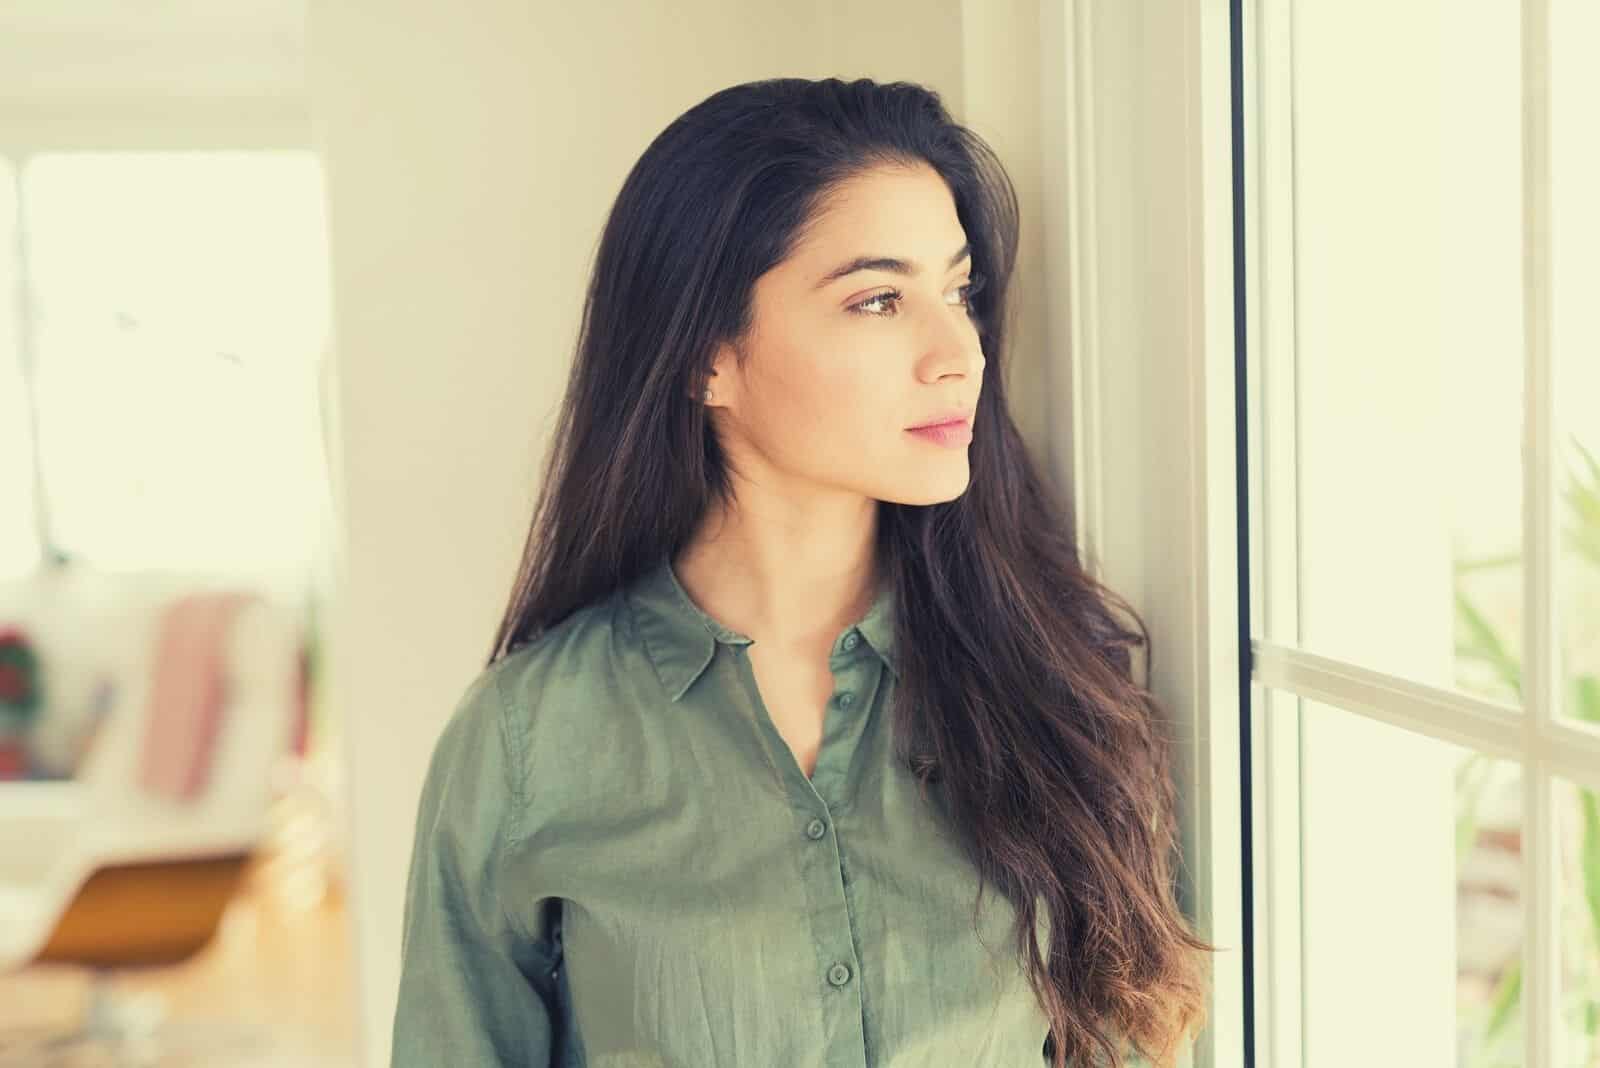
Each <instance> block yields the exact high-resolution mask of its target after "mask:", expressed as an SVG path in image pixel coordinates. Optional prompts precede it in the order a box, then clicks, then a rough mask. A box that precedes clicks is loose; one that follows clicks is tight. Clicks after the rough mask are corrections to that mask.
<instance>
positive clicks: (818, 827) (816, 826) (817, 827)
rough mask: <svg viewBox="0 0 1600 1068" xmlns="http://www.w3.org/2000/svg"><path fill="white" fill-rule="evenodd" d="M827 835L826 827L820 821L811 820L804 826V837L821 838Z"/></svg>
mask: <svg viewBox="0 0 1600 1068" xmlns="http://www.w3.org/2000/svg"><path fill="white" fill-rule="evenodd" d="M827 833H828V825H827V824H826V823H823V822H822V821H821V820H812V821H811V822H810V823H808V824H806V836H807V837H808V838H821V837H822V836H823V835H825V834H827Z"/></svg>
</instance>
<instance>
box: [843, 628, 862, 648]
mask: <svg viewBox="0 0 1600 1068" xmlns="http://www.w3.org/2000/svg"><path fill="white" fill-rule="evenodd" d="M859 644H861V635H859V634H857V633H856V632H855V631H851V632H850V633H849V634H846V635H845V636H844V648H845V652H849V651H850V650H851V649H854V648H855V647H856V646H857V645H859Z"/></svg>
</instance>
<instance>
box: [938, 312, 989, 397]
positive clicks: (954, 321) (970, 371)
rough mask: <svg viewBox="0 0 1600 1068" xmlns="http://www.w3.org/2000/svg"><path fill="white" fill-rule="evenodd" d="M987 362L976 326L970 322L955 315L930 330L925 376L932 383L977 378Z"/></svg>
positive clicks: (970, 320) (968, 319)
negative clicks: (950, 378)
mask: <svg viewBox="0 0 1600 1068" xmlns="http://www.w3.org/2000/svg"><path fill="white" fill-rule="evenodd" d="M936 318H937V317H936ZM986 362H987V361H986V360H985V358H984V355H983V345H982V344H981V339H980V338H979V336H978V330H977V323H976V322H974V321H973V320H972V319H971V318H967V317H962V318H957V316H955V315H954V314H952V315H949V316H948V317H946V318H944V319H943V320H942V321H938V322H935V323H934V324H933V325H932V326H931V327H930V329H929V338H928V342H927V349H926V350H925V355H924V357H923V360H922V367H923V374H924V375H925V376H927V377H928V378H929V379H930V380H933V381H937V380H938V379H941V378H945V377H947V376H950V375H955V376H957V377H965V378H977V377H978V376H980V375H981V374H982V373H983V367H984V364H985V363H986Z"/></svg>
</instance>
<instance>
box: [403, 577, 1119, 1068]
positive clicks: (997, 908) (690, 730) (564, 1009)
mask: <svg viewBox="0 0 1600 1068" xmlns="http://www.w3.org/2000/svg"><path fill="white" fill-rule="evenodd" d="M890 597H891V593H890V591H888V590H885V591H884V592H882V593H881V594H880V595H879V597H878V599H877V600H876V601H875V602H874V603H873V605H872V606H871V608H870V610H869V611H868V612H867V614H866V615H865V616H864V617H863V618H862V619H860V620H859V621H858V622H856V623H855V624H854V625H852V626H850V627H847V628H845V629H844V630H843V631H841V632H840V633H839V635H838V636H837V638H836V639H835V641H834V643H833V646H832V649H831V652H830V654H829V659H828V664H829V667H830V668H831V669H832V672H833V677H834V680H835V688H834V695H833V698H832V700H831V701H830V703H829V705H828V707H827V710H826V720H825V724H824V729H823V735H822V741H821V748H820V750H819V752H818V754H817V760H816V767H815V769H814V771H813V773H812V775H811V776H810V777H809V778H807V776H806V775H805V773H804V772H803V771H802V769H801V767H800V765H799V763H798V761H797V760H796V759H795V756H794V753H793V751H792V750H791V749H790V748H789V746H788V745H787V743H786V742H785V741H784V739H783V737H782V736H781V735H780V734H779V733H778V731H777V729H776V727H775V726H774V725H773V722H772V719H771V718H770V716H769V715H768V713H767V711H766V708H765V706H764V705H763V703H762V699H761V695H760V692H759V690H758V689H757V686H756V681H755V676H754V674H753V673H752V671H751V666H750V657H749V651H750V645H751V644H752V639H750V638H748V637H746V636H744V635H741V634H738V633H735V632H734V631H731V630H729V629H728V628H726V627H724V626H722V625H721V624H720V623H718V622H717V621H716V620H714V619H712V618H711V617H710V616H709V615H707V614H706V613H705V612H704V611H702V610H701V609H700V608H699V606H697V605H696V604H695V603H694V602H693V601H692V600H691V599H690V598H689V596H688V594H687V593H686V592H685V591H684V589H683V587H682V585H681V584H680V583H679V581H678V579H677V577H676V575H675V574H674V573H673V570H672V567H671V564H670V558H666V557H664V558H662V560H661V562H660V563H659V564H658V565H657V566H656V567H655V568H654V569H652V570H651V571H649V572H647V573H646V574H645V575H644V576H643V577H641V578H640V579H639V580H638V581H636V582H635V583H634V584H633V585H632V586H631V587H629V588H627V589H621V590H618V591H616V592H615V593H614V594H612V595H611V596H609V597H606V598H603V599H600V600H598V601H596V602H594V603H592V604H589V605H587V606H585V607H583V608H582V609H580V610H578V611H577V612H575V613H573V614H572V615H570V616H568V617H567V618H566V619H564V620H563V621H562V622H561V623H560V624H558V625H557V626H555V627H552V628H550V629H549V630H548V631H546V632H545V633H544V634H543V635H541V636H540V637H539V638H538V639H536V640H535V641H534V642H532V643H530V644H527V645H524V646H521V647H519V648H518V649H517V650H515V651H514V652H512V653H511V654H510V655H509V656H507V657H505V658H503V659H501V660H499V661H497V662H495V663H494V664H493V665H491V666H490V667H488V668H487V669H485V670H484V671H483V672H481V673H480V674H479V676H478V677H477V678H476V679H475V680H474V681H473V682H472V683H471V684H470V685H469V686H468V688H467V689H466V691H465V693H464V695H463V696H462V698H461V699H460V701H459V703H458V705H457V707H456V708H455V710H454V713H453V714H452V716H451V717H450V719H449V721H448V723H447V725H446V726H445V728H444V731H443V733H442V735H441V736H440V738H439V740H438V742H437V744H436V747H435V749H434V752H433V756H432V759H431V761H430V764H429V767H428V772H427V777H426V779H425V782H424V785H423V789H422V796H421V801H420V805H419V808H418V813H417V824H416V838H415V844H414V849H413V853H412V858H411V864H410V871H409V876H408V882H407V888H406V901H405V923H404V929H403V932H402V951H401V952H402V966H401V978H400V990H399V1002H398V1006H397V1010H396V1014H395V1020H394V1045H393V1060H392V1064H393V1065H394V1066H396V1068H423V1066H427V1068H445V1066H449V1068H469V1066H471V1068H488V1066H493V1065H506V1066H509V1065H525V1066H530V1068H547V1066H549V1068H556V1066H560V1068H577V1066H587V1068H658V1066H659V1068H668V1066H670V1068H812V1066H814V1068H868V1066H873V1068H1036V1066H1039V1065H1043V1064H1045V1063H1046V1061H1045V1058H1044V1046H1045V1040H1046V1036H1047V1034H1048V1021H1047V1019H1046V1017H1045V1016H1044V1014H1043V1012H1042V1011H1041V1009H1040V1008H1039V1005H1038V1003H1037V999H1036V998H1035V996H1034V994H1033V991H1032V989H1031V988H1030V987H1029V986H1028V983H1027V980H1026V978H1025V976H1024V974H1023V971H1022V968H1021V966H1020V964H1019V962H1018V961H1017V959H1016V956H1015V952H1014V949H1013V948H1012V947H1013V943H1012V940H1011V935H1010V925H1011V922H1012V918H1013V915H1014V911H1013V909H1012V907H1011V906H1010V904H1009V903H1008V902H1007V901H1006V900H1005V898H1004V896H1003V895H1002V894H1000V893H999V892H998V891H997V890H996V889H995V888H993V887H989V888H987V889H986V891H985V894H984V908H983V911H982V912H981V913H980V914H979V917H978V927H977V928H976V929H975V927H974V919H973V904H974V899H975V894H976V890H977V879H976V873H975V871H974V869H973V868H972V867H971V865H970V864H969V862H968V861H967V860H966V858H965V857H964V855H963V854H962V853H961V852H960V851H959V849H958V847H957V845H956V844H955V842H954V840H953V839H952V838H951V837H950V836H949V835H948V834H947V833H946V832H945V830H944V829H943V827H942V825H941V823H940V822H939V819H938V818H937V813H936V810H935V809H934V808H933V807H931V805H930V803H929V802H925V801H923V800H922V799H920V798H919V797H918V792H917V785H916V780H915V779H914V778H913V777H912V776H911V774H910V772H908V771H906V770H904V769H903V768H902V767H901V766H900V765H899V763H898V762H897V761H896V760H895V759H894V756H893V753H892V745H891V731H890V723H889V698H890V696H891V694H892V693H893V688H894V683H895V672H896V668H895V659H894V645H893V640H892V639H893V627H892V614H891V603H890ZM931 796H932V794H931V793H930V797H931ZM1048 929H1049V925H1048V919H1047V917H1044V915H1043V914H1042V913H1041V923H1040V927H1039V931H1040V934H1041V937H1043V936H1045V935H1046V934H1047V932H1048ZM980 931H981V933H982V939H981V941H980V938H979V937H978V935H979V932H980ZM1135 1063H1142V1062H1135Z"/></svg>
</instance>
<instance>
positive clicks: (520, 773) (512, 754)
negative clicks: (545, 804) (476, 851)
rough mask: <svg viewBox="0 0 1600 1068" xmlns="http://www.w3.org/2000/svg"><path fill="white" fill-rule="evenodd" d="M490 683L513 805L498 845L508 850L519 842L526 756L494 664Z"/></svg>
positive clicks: (497, 669)
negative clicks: (495, 696) (497, 704)
mask: <svg viewBox="0 0 1600 1068" xmlns="http://www.w3.org/2000/svg"><path fill="white" fill-rule="evenodd" d="M492 681H493V683H494V692H495V693H496V694H498V695H499V697H500V715H499V721H500V744H501V746H502V747H503V748H504V750H505V754H506V760H505V766H506V790H507V792H508V793H510V795H511V800H512V803H513V804H514V805H515V806H516V807H515V809H514V810H513V812H512V814H511V815H512V818H511V819H509V820H507V821H506V826H505V828H504V830H503V840H502V842H501V846H502V848H507V849H509V848H510V847H512V846H514V845H516V843H518V842H520V841H521V840H522V816H523V813H524V811H526V809H527V807H528V806H527V800H528V799H527V795H526V794H525V793H524V791H523V785H524V781H525V780H526V779H527V775H528V755H527V752H526V749H525V748H524V746H523V745H522V744H521V742H522V736H521V734H520V733H519V732H517V731H516V730H514V729H513V728H512V726H511V701H510V699H508V698H507V697H506V691H505V687H504V686H502V685H500V670H499V666H498V665H496V667H495V670H494V672H493V674H492Z"/></svg>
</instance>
